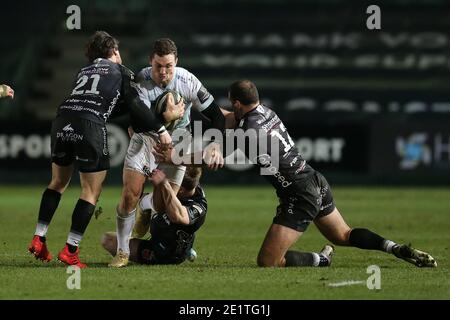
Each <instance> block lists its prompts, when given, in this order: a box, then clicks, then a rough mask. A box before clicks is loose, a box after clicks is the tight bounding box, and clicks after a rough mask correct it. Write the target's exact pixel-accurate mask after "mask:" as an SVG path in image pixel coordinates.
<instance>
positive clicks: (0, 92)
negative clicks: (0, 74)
mask: <svg viewBox="0 0 450 320" xmlns="http://www.w3.org/2000/svg"><path fill="white" fill-rule="evenodd" d="M6 97H9V98H14V90H13V89H12V88H11V87H10V86H8V85H6V84H1V85H0V98H6Z"/></svg>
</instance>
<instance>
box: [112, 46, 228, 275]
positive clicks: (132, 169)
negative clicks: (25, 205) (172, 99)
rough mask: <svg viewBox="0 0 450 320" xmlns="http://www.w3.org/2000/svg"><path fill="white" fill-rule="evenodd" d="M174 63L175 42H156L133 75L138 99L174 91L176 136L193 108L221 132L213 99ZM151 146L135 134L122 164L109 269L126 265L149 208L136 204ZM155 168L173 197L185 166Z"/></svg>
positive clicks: (150, 165) (150, 139) (150, 164)
mask: <svg viewBox="0 0 450 320" xmlns="http://www.w3.org/2000/svg"><path fill="white" fill-rule="evenodd" d="M177 63H178V50H177V47H176V45H175V43H174V42H173V41H172V40H171V39H168V38H162V39H158V40H156V41H155V42H154V45H153V51H152V53H151V55H150V65H151V66H150V67H146V68H144V69H142V70H141V71H140V72H139V73H138V75H137V76H136V81H137V82H138V84H139V95H140V98H141V99H142V100H143V101H146V104H147V105H148V106H149V107H150V106H151V104H152V103H153V102H154V101H155V100H156V98H157V97H158V96H159V95H161V94H162V93H163V92H164V91H165V90H169V89H170V90H175V91H177V92H178V93H180V94H181V96H182V97H183V99H184V102H185V112H184V115H183V117H182V118H181V120H180V121H179V122H178V124H177V125H176V126H175V127H174V130H178V133H180V131H181V130H189V125H190V113H191V108H195V109H196V110H198V111H200V112H201V113H202V114H203V115H204V116H205V117H206V118H207V119H209V120H210V121H211V123H212V126H213V127H215V128H217V129H219V130H221V131H223V130H224V126H225V123H224V116H223V114H222V112H221V111H220V108H219V106H218V105H217V104H216V102H215V101H214V98H213V96H212V95H211V94H210V93H209V92H208V91H207V90H206V88H205V87H204V86H203V85H202V83H201V82H200V81H199V80H198V79H197V77H196V76H195V75H193V74H192V73H191V72H189V71H188V70H186V69H184V68H181V67H177ZM170 96H171V95H170ZM188 133H189V132H188ZM155 143H156V140H155V139H154V136H152V135H148V134H141V133H136V134H134V135H133V136H132V138H131V141H130V145H129V148H128V151H127V155H126V157H125V161H124V169H123V189H122V196H121V200H120V203H119V205H118V207H117V241H118V246H117V254H116V256H115V257H114V258H113V260H112V261H111V263H110V264H109V266H111V267H124V266H126V265H127V264H128V257H129V253H130V249H129V244H128V242H129V238H130V236H131V234H132V231H133V226H134V225H135V221H136V219H140V215H141V214H142V210H144V211H145V210H148V209H150V208H151V206H150V203H151V201H152V200H151V195H146V196H144V197H143V198H142V199H141V202H140V204H139V205H137V204H138V201H139V198H140V197H141V195H142V191H143V185H144V183H145V181H146V179H147V173H148V172H151V171H152V170H153V169H155V168H156V166H157V164H156V163H155V159H154V156H153V155H152V152H151V151H152V148H153V147H154V146H155ZM158 168H159V169H160V170H162V171H164V173H165V174H166V176H167V179H168V180H169V182H170V184H171V185H172V188H173V190H174V192H175V194H176V193H177V191H178V189H179V187H180V185H181V182H182V180H183V176H184V172H185V170H186V167H185V166H182V165H178V166H174V165H171V164H160V165H158ZM141 209H142V210H141Z"/></svg>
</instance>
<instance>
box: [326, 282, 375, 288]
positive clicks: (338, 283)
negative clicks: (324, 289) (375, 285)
mask: <svg viewBox="0 0 450 320" xmlns="http://www.w3.org/2000/svg"><path fill="white" fill-rule="evenodd" d="M363 283H366V282H365V281H355V280H349V281H342V282H336V283H329V284H328V286H329V287H344V286H352V285H355V284H363Z"/></svg>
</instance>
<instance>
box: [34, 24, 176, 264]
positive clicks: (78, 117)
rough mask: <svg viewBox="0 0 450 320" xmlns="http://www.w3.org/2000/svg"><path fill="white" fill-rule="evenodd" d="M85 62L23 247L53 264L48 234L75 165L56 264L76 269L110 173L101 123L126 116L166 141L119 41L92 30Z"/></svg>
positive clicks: (64, 107) (61, 119) (60, 119)
mask: <svg viewBox="0 0 450 320" xmlns="http://www.w3.org/2000/svg"><path fill="white" fill-rule="evenodd" d="M86 57H87V58H88V60H89V65H88V66H86V67H84V68H82V69H81V70H80V71H79V72H78V74H77V77H76V81H75V83H74V88H73V90H72V92H71V94H70V96H69V97H68V98H67V99H66V100H65V101H63V103H62V104H61V105H60V106H59V108H58V110H57V116H56V119H55V120H54V121H53V124H52V130H51V155H52V156H51V157H52V178H51V182H50V184H49V185H48V187H47V189H46V190H45V191H44V193H43V195H42V199H41V204H40V209H39V217H38V223H37V226H36V231H35V234H34V237H33V239H32V241H31V244H30V245H29V248H28V250H29V251H30V252H31V253H32V254H34V256H35V257H36V258H37V259H40V260H42V261H47V262H48V261H50V260H51V259H52V255H51V254H50V252H49V251H48V249H47V245H46V234H47V230H48V227H49V225H50V222H51V220H52V218H53V215H54V213H55V211H56V209H57V207H58V204H59V202H60V199H61V195H62V194H63V192H64V191H65V190H66V188H67V186H68V184H69V182H70V179H71V177H72V174H73V171H74V165H75V164H76V165H77V169H78V171H79V173H80V183H81V195H80V198H79V199H78V202H77V203H76V206H75V209H74V211H73V214H72V224H71V227H70V232H69V235H68V238H67V242H66V245H65V246H64V248H63V249H62V250H61V251H60V252H59V254H58V259H59V260H60V261H62V262H64V263H66V264H68V265H75V266H78V267H80V268H84V267H86V265H85V264H84V263H82V262H81V261H80V259H79V248H78V246H79V243H80V241H81V239H82V237H83V234H84V232H85V230H86V228H87V226H88V224H89V221H90V219H91V217H92V214H93V212H94V209H95V205H96V203H97V200H98V198H99V196H100V193H101V188H102V184H103V181H104V179H105V176H106V173H107V170H108V169H109V151H108V135H107V130H106V122H107V121H108V120H109V118H110V116H111V115H112V114H123V113H128V114H129V115H130V116H131V124H132V126H133V127H134V130H136V131H138V132H142V131H154V132H158V133H159V138H160V140H161V141H162V142H165V143H170V142H171V137H170V135H169V134H168V133H167V131H165V130H164V126H163V125H162V124H161V121H160V120H159V119H158V118H157V117H156V116H155V114H154V113H153V112H152V111H151V110H150V109H149V108H148V106H147V105H145V103H143V102H141V101H140V99H139V96H138V94H137V92H136V90H135V89H134V87H133V86H134V84H133V74H132V72H131V71H130V70H128V69H127V68H125V67H124V66H122V65H121V63H122V59H121V56H120V52H119V46H118V41H117V40H116V39H115V38H113V37H112V36H110V35H109V34H108V33H106V32H104V31H97V32H96V33H95V34H94V35H93V36H92V37H91V38H90V40H89V41H88V43H87V45H86ZM181 107H182V106H178V107H177V106H173V105H170V106H168V111H167V112H166V113H165V114H164V115H163V116H164V117H167V119H169V120H171V119H176V117H177V114H178V113H179V110H178V109H177V108H181Z"/></svg>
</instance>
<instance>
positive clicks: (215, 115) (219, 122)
mask: <svg viewBox="0 0 450 320" xmlns="http://www.w3.org/2000/svg"><path fill="white" fill-rule="evenodd" d="M201 113H202V114H203V115H204V116H205V117H207V118H208V119H209V120H210V121H211V124H212V126H213V127H214V128H216V129H219V130H220V131H221V132H224V131H225V124H226V122H225V116H224V114H223V113H222V111H221V108H220V107H219V106H218V105H217V103H216V102H215V101H214V100H213V101H212V102H211V103H210V104H209V106H207V107H206V109H203V111H201Z"/></svg>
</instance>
